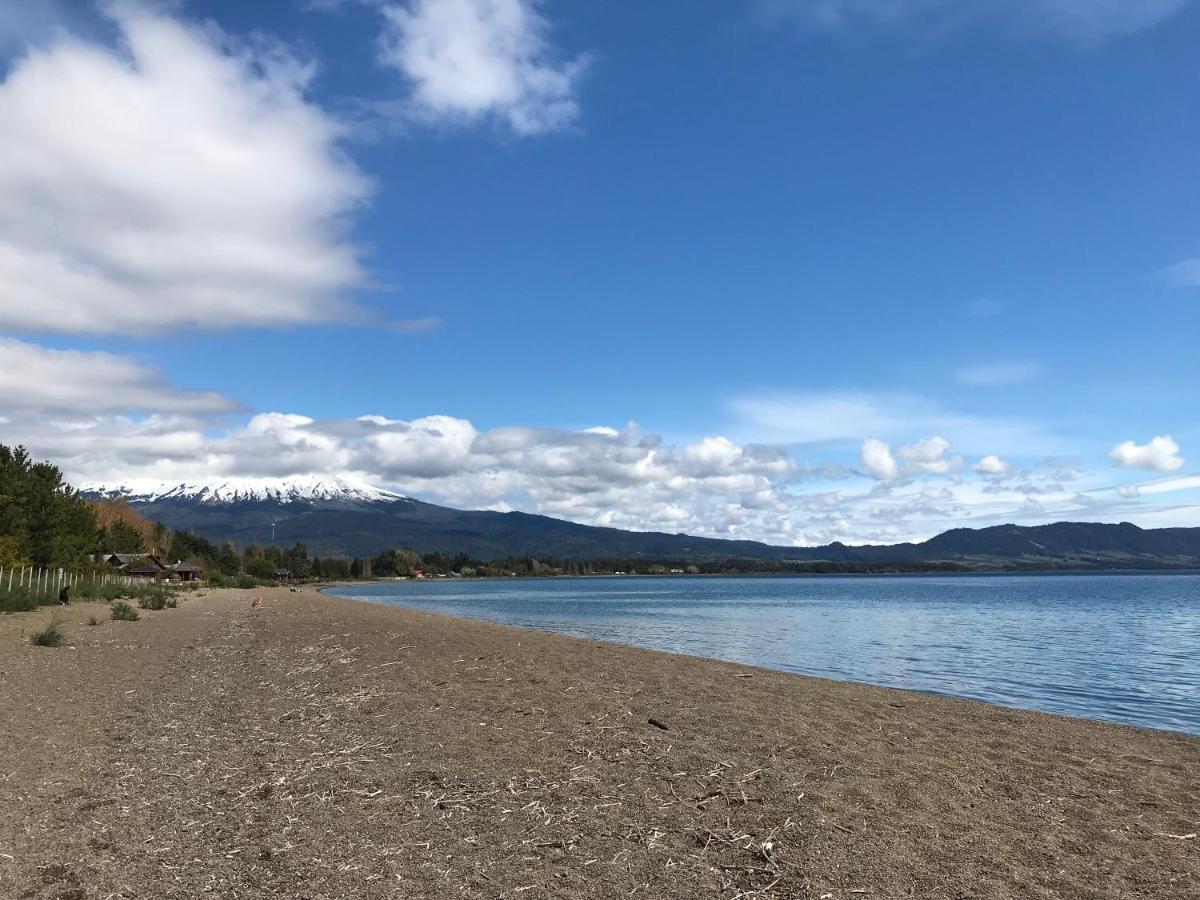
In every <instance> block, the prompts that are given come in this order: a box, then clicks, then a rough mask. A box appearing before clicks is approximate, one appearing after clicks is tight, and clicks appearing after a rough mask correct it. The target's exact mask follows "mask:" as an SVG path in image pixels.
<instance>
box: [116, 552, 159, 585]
mask: <svg viewBox="0 0 1200 900" xmlns="http://www.w3.org/2000/svg"><path fill="white" fill-rule="evenodd" d="M104 563H105V564H106V565H107V566H108V568H109V569H110V570H112V572H113V574H114V575H124V576H125V577H126V578H134V579H137V580H138V581H161V580H162V579H163V578H165V577H166V576H167V567H166V566H164V565H163V564H162V560H160V559H159V558H158V557H157V556H155V555H154V554H153V553H109V554H106V555H105V556H104Z"/></svg>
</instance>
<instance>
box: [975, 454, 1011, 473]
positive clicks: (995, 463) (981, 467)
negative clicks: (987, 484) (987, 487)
mask: <svg viewBox="0 0 1200 900" xmlns="http://www.w3.org/2000/svg"><path fill="white" fill-rule="evenodd" d="M974 468H975V471H976V472H978V473H979V474H980V475H988V476H992V477H1001V476H1004V475H1008V474H1009V473H1010V472H1011V471H1012V465H1011V464H1010V463H1008V462H1006V461H1005V460H1003V459H1001V458H1000V457H998V456H996V455H995V454H989V455H987V456H985V457H984V458H983V459H981V460H979V462H977V463H975V466H974Z"/></svg>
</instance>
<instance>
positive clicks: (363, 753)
mask: <svg viewBox="0 0 1200 900" xmlns="http://www.w3.org/2000/svg"><path fill="white" fill-rule="evenodd" d="M253 596H261V597H262V600H263V603H262V605H261V607H259V608H252V606H251V600H252V597H253ZM52 616H58V617H60V618H61V619H62V621H63V623H64V626H65V628H66V630H67V633H68V636H69V640H68V645H66V646H62V647H58V648H46V647H34V646H31V645H30V644H29V641H28V634H29V633H30V632H32V631H33V630H35V629H36V628H38V627H40V625H42V624H44V623H45V622H47V621H49V620H50V618H51V617H52ZM92 616H96V617H97V618H101V617H102V621H101V624H99V625H94V626H92V625H88V624H86V622H87V620H88V618H89V617H92ZM1197 831H1200V739H1197V738H1195V737H1189V736H1185V735H1176V734H1169V733H1159V732H1152V731H1145V730H1138V729H1132V728H1124V727H1119V726H1113V725H1104V724H1098V723H1093V722H1087V721H1081V720H1073V719H1067V718H1062V717H1057V716H1050V715H1041V714H1036V713H1026V712H1020V711H1014V710H1009V709H1002V708H998V707H993V706H988V705H986V704H981V703H972V702H966V701H955V700H948V699H943V698H938V697H932V696H926V695H920V694H913V693H906V692H903V691H896V690H886V689H878V688H871V687H865V686H860V685H853V684H844V683H838V682H831V681H824V680H819V679H811V678H802V677H797V676H791V675H787V674H783V673H776V672H768V671H763V670H760V669H751V668H747V667H743V666H737V665H731V664H726V663H719V662H713V661H708V660H702V659H695V658H689V657H681V656H672V655H668V654H662V653H653V652H648V651H642V650H637V649H630V648H624V647H618V646H610V645H605V644H599V643H595V642H590V641H583V640H577V639H572V638H566V637H561V636H555V635H546V634H541V633H536V632H528V631H521V630H518V629H512V628H506V627H501V626H495V625H488V624H483V623H477V622H470V621H465V620H458V619H451V618H446V617H441V616H435V615H429V614H425V613H420V612H413V611H407V610H401V609H396V608H390V607H385V606H377V605H372V604H367V603H360V602H355V601H351V600H345V599H340V598H334V597H328V596H323V595H320V594H317V593H316V592H315V591H313V590H311V589H306V590H304V591H301V592H299V593H292V592H288V591H286V590H280V589H271V590H265V591H260V592H248V591H235V590H213V591H204V592H201V593H200V594H189V595H185V599H183V600H182V601H181V603H180V606H179V608H178V609H173V610H163V611H160V612H149V611H143V612H142V613H141V620H140V621H138V622H114V621H110V620H109V619H108V618H107V608H106V607H104V606H101V605H99V604H77V605H72V606H71V607H68V608H67V609H65V610H61V611H60V610H49V609H43V610H39V611H37V612H35V613H28V614H19V615H10V616H4V617H0V896H2V897H13V898H17V897H20V898H28V900H38V898H46V900H50V898H54V900H84V898H134V897H137V898H152V900H166V898H195V897H207V896H212V897H222V898H225V897H228V898H234V897H242V898H269V897H288V898H307V900H330V898H351V897H352V898H458V897H463V898H481V900H483V898H487V900H496V898H534V897H566V898H584V897H586V898H611V897H656V898H658V897H669V898H699V897H714V898H716V897H720V898H729V900H732V898H742V900H749V898H813V900H820V898H831V900H833V898H836V900H842V898H846V900H852V898H857V897H889V898H890V897H922V898H992V897H996V898H1000V897H1004V898H1007V897H1025V898H1037V897H1070V898H1122V897H1147V898H1149V897H1153V898H1166V897H1170V898H1186V897H1200V839H1197V838H1196V837H1195V832H1197Z"/></svg>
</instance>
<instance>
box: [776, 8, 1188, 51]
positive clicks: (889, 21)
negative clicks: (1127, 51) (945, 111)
mask: <svg viewBox="0 0 1200 900" xmlns="http://www.w3.org/2000/svg"><path fill="white" fill-rule="evenodd" d="M766 2H767V8H768V9H769V10H771V11H772V12H773V13H774V14H775V15H777V16H780V17H786V18H792V19H796V20H798V21H800V22H801V23H803V24H805V25H808V26H810V27H813V28H816V29H820V30H830V31H864V30H865V31H868V32H903V33H906V34H916V35H918V36H923V37H929V36H937V35H941V34H944V33H946V32H949V31H957V30H961V29H965V28H991V29H996V30H999V31H1001V32H1002V33H1005V34H1023V35H1042V36H1046V37H1050V38H1056V39H1060V40H1065V41H1068V42H1070V43H1074V44H1080V45H1084V46H1090V45H1096V44H1101V43H1104V42H1105V41H1108V40H1112V39H1114V38H1119V37H1124V36H1126V35H1130V34H1135V33H1137V32H1139V31H1144V30H1146V29H1148V28H1153V27H1155V26H1157V25H1160V24H1162V23H1163V22H1165V21H1167V20H1168V19H1170V18H1171V17H1172V16H1174V15H1175V14H1177V13H1178V12H1180V11H1181V10H1183V9H1184V8H1185V7H1186V6H1187V0H766Z"/></svg>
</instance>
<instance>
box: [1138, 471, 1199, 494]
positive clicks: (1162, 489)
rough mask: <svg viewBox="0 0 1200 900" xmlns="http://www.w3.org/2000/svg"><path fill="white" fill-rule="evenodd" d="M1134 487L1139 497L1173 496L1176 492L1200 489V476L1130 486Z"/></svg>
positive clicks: (1186, 476) (1187, 476)
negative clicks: (1153, 495)
mask: <svg viewBox="0 0 1200 900" xmlns="http://www.w3.org/2000/svg"><path fill="white" fill-rule="evenodd" d="M1128 487H1133V488H1134V490H1135V491H1136V495H1137V496H1141V495H1142V494H1173V493H1175V492H1176V491H1190V490H1194V489H1196V488H1200V475H1185V476H1183V477H1182V478H1168V479H1167V480H1166V481H1152V482H1150V483H1149V484H1139V485H1128Z"/></svg>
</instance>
